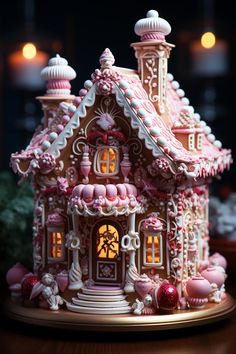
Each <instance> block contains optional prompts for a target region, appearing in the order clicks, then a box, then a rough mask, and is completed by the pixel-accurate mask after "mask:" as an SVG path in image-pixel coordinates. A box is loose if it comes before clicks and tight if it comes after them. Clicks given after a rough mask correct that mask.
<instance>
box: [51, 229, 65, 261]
mask: <svg viewBox="0 0 236 354" xmlns="http://www.w3.org/2000/svg"><path fill="white" fill-rule="evenodd" d="M50 237H51V240H50V241H51V242H50V244H51V251H50V256H51V257H52V258H60V257H61V255H62V249H61V245H62V233H61V232H51V235H50Z"/></svg>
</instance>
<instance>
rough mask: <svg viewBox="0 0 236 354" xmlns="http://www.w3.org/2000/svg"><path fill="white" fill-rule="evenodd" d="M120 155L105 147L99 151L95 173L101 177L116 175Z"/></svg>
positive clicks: (114, 150)
mask: <svg viewBox="0 0 236 354" xmlns="http://www.w3.org/2000/svg"><path fill="white" fill-rule="evenodd" d="M118 166H119V154H118V150H117V149H115V148H111V147H105V148H102V149H101V150H99V151H97V154H96V156H95V167H96V169H95V172H96V173H98V174H101V175H108V176H109V175H115V174H117V173H118Z"/></svg>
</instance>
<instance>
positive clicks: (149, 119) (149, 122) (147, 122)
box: [143, 117, 152, 127]
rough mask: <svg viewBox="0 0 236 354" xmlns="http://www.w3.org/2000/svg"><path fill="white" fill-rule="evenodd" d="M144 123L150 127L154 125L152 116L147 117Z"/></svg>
mask: <svg viewBox="0 0 236 354" xmlns="http://www.w3.org/2000/svg"><path fill="white" fill-rule="evenodd" d="M143 123H144V124H145V125H146V127H150V126H151V125H152V118H150V117H146V118H145V119H144V121H143Z"/></svg>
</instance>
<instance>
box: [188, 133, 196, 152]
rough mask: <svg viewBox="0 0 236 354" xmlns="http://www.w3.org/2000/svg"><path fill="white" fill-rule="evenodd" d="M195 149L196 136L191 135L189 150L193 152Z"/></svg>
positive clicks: (189, 137)
mask: <svg viewBox="0 0 236 354" xmlns="http://www.w3.org/2000/svg"><path fill="white" fill-rule="evenodd" d="M194 148H195V134H194V133H192V134H189V136H188V150H190V151H193V150H194Z"/></svg>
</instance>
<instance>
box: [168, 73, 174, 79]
mask: <svg viewBox="0 0 236 354" xmlns="http://www.w3.org/2000/svg"><path fill="white" fill-rule="evenodd" d="M167 80H168V81H173V80H174V76H173V75H172V74H171V73H168V74H167Z"/></svg>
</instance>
